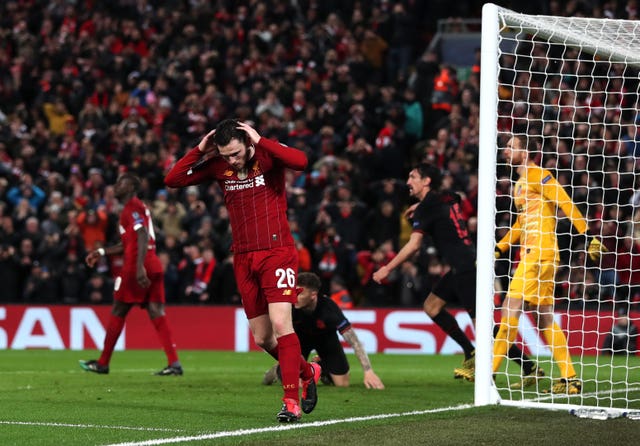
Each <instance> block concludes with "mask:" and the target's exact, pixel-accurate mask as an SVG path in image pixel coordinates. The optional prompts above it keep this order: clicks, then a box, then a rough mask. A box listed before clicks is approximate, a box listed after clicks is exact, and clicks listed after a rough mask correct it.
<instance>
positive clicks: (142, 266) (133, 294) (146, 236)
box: [80, 173, 183, 376]
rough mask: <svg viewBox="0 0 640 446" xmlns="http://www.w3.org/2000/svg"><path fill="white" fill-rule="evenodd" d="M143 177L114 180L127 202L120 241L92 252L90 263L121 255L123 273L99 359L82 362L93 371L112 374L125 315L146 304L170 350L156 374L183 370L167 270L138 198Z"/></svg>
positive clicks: (118, 193)
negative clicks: (167, 306) (169, 312)
mask: <svg viewBox="0 0 640 446" xmlns="http://www.w3.org/2000/svg"><path fill="white" fill-rule="evenodd" d="M139 189H140V178H138V177H137V176H135V175H133V174H131V173H124V174H122V175H121V176H120V177H119V178H118V181H117V182H116V185H115V188H114V192H115V195H116V197H117V198H118V200H120V202H121V203H123V204H124V208H123V209H122V212H121V214H120V238H121V242H120V243H119V244H117V245H114V246H111V247H108V248H99V249H96V250H93V251H91V252H90V253H89V254H88V255H87V257H86V263H87V265H89V267H93V266H94V265H95V264H96V262H97V261H98V259H99V258H100V257H102V256H104V255H115V254H123V257H124V261H123V265H122V272H121V273H120V276H119V277H117V278H116V281H115V292H114V296H113V308H112V310H111V317H110V318H109V324H108V325H107V333H106V336H105V340H104V347H103V349H102V354H101V355H100V358H99V359H97V360H95V359H92V360H89V361H80V367H82V368H83V369H84V370H87V371H89V372H94V373H103V374H104V373H109V361H110V360H111V355H112V353H113V349H114V347H115V345H116V342H117V341H118V338H119V337H120V333H122V328H123V327H124V322H125V318H126V317H127V314H128V313H129V310H130V309H131V307H133V306H134V305H140V306H141V307H143V308H146V309H147V312H148V313H149V317H150V318H151V322H152V323H153V326H154V327H155V329H156V331H157V332H158V337H159V338H160V342H161V343H162V346H163V348H164V352H165V354H166V355H167V361H168V365H167V366H166V367H165V368H164V369H162V370H160V371H159V372H157V373H156V375H161V376H168V375H182V373H183V371H182V366H181V364H180V361H179V360H178V354H177V353H176V346H175V344H174V343H173V339H172V336H171V330H170V328H169V323H168V322H167V318H166V316H165V313H164V303H165V296H164V273H163V271H162V265H161V264H160V260H159V259H158V256H157V255H156V240H155V234H154V230H153V223H152V222H151V213H150V212H149V210H148V209H147V207H146V206H145V205H144V203H142V201H140V199H139V198H138V197H137V193H138V190H139Z"/></svg>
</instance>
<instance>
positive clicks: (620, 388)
mask: <svg viewBox="0 0 640 446" xmlns="http://www.w3.org/2000/svg"><path fill="white" fill-rule="evenodd" d="M639 70H640V22H636V21H627V20H611V19H593V18H582V17H554V16H538V15H526V14H521V13H517V12H514V11H511V10H509V9H505V8H502V7H499V6H496V5H493V4H485V5H484V7H483V16H482V44H481V79H480V88H481V94H480V143H479V146H480V147H479V153H480V157H479V190H478V239H477V247H478V257H477V265H478V281H477V290H476V292H477V315H476V380H475V404H476V405H487V404H502V405H512V406H518V407H537V408H546V409H553V410H560V409H563V410H575V411H577V412H579V413H595V414H596V416H594V417H599V418H607V417H615V416H620V415H623V414H629V417H630V418H632V417H633V416H637V415H638V413H640V356H639V355H638V353H637V352H634V351H632V350H633V349H632V346H633V343H628V344H625V347H624V348H623V347H620V345H613V344H608V343H609V340H610V339H617V340H619V339H620V337H617V338H616V337H615V336H613V334H614V332H615V333H616V334H617V335H620V333H621V331H624V329H620V328H619V326H620V325H624V322H625V320H626V321H627V322H628V325H627V327H630V326H633V325H635V326H636V327H638V328H640V275H639V273H640V271H639V270H640V225H638V224H637V223H638V221H640V211H636V207H640V192H638V191H637V190H638V189H640V93H639V92H640V80H639V76H640V75H639ZM512 135H520V136H525V137H526V138H527V141H528V142H529V147H537V150H536V152H535V153H534V154H532V155H531V157H532V158H534V159H535V162H536V163H537V164H538V165H539V166H540V167H542V168H544V169H547V170H548V171H549V173H550V174H551V175H552V176H553V177H554V178H555V179H556V180H557V181H558V182H559V184H560V185H561V186H562V187H563V188H564V190H565V191H566V192H567V194H568V195H569V197H571V199H572V201H573V203H574V204H575V205H576V206H577V208H578V209H579V210H580V212H581V213H582V214H583V216H584V217H585V219H586V221H587V225H588V231H589V232H588V233H589V235H592V236H595V237H597V238H598V239H600V240H602V242H603V244H604V245H605V246H606V247H607V248H608V249H609V252H608V253H606V254H605V255H603V256H602V258H601V260H599V261H598V262H597V263H594V262H593V261H591V260H589V253H588V251H587V247H586V246H587V243H585V237H584V236H582V237H581V236H579V234H578V232H579V231H577V228H575V227H573V225H572V224H571V221H570V220H569V219H568V218H567V216H566V215H564V214H563V213H562V212H561V211H560V210H558V213H557V218H555V223H554V228H553V232H554V234H556V236H557V240H558V241H557V246H558V251H557V252H558V257H557V260H558V262H557V268H556V272H555V276H554V310H553V315H552V316H553V319H554V320H555V321H556V323H557V325H558V326H559V327H560V328H561V329H562V332H563V333H564V335H565V336H566V338H567V345H568V348H569V353H570V357H571V360H570V361H571V363H572V364H573V367H574V368H575V371H576V378H577V379H579V380H580V382H581V383H582V390H581V392H580V393H579V394H574V395H567V394H561V393H553V392H551V389H552V387H553V383H554V382H556V381H557V380H558V379H559V378H561V377H562V376H561V372H560V369H559V367H558V364H557V363H556V361H555V360H554V359H553V358H552V354H551V348H550V346H549V345H548V344H547V341H546V337H545V336H543V334H542V332H541V331H540V330H538V329H537V327H536V320H535V318H534V317H533V315H532V313H531V312H528V311H524V312H523V314H522V316H521V317H520V322H519V327H518V337H517V338H516V340H515V342H514V345H516V346H518V347H520V348H521V349H522V350H523V351H524V352H525V354H527V355H528V356H529V357H530V358H531V359H532V360H533V361H535V362H536V363H537V364H538V365H539V366H540V367H541V368H543V369H544V371H545V376H544V377H543V378H540V379H538V380H537V382H535V383H534V385H533V386H531V387H527V388H517V384H518V383H519V382H520V379H521V376H522V371H521V369H520V367H519V366H518V365H517V363H516V362H514V361H510V360H509V359H508V358H506V357H505V358H504V359H503V360H502V364H501V366H500V368H499V369H498V370H496V373H495V376H494V373H493V370H492V369H493V330H494V327H495V325H496V324H497V323H498V322H499V321H500V300H501V298H504V296H505V295H506V290H507V288H508V285H509V283H510V279H511V277H512V275H513V272H514V271H515V268H516V266H517V264H518V262H519V260H520V256H519V247H518V246H513V248H512V249H511V251H510V252H509V253H507V254H506V257H507V258H506V259H504V260H500V261H499V262H500V263H499V264H498V263H497V262H496V261H495V258H494V249H495V246H496V240H497V239H499V238H500V237H501V236H502V235H504V234H505V233H506V232H507V231H508V229H509V228H510V227H511V225H512V224H513V223H514V222H515V221H516V218H517V217H516V216H517V212H516V209H515V206H514V204H513V195H514V186H515V181H516V180H517V179H518V176H519V173H518V172H516V168H515V167H513V166H511V165H510V164H509V163H508V162H507V160H505V159H504V156H503V155H502V151H501V150H499V149H498V148H499V147H504V145H505V143H506V141H507V140H508V138H509V137H510V136H512ZM545 175H546V174H545ZM547 180H548V178H547V176H545V177H544V178H543V179H542V182H546V181H547ZM527 199H528V198H527ZM636 271H639V272H638V273H637V272H636ZM629 324H630V325H629ZM629 339H633V332H632V333H631V337H630V338H629ZM636 339H637V344H640V339H638V338H636ZM556 351H557V350H556ZM556 359H557V358H556ZM565 362H566V361H565ZM563 368H564V369H566V367H563Z"/></svg>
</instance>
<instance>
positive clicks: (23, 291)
mask: <svg viewBox="0 0 640 446" xmlns="http://www.w3.org/2000/svg"><path fill="white" fill-rule="evenodd" d="M449 3H456V4H449ZM497 3H500V2H497ZM511 3H513V4H514V5H512V7H514V8H517V4H519V3H520V2H511ZM522 3H524V2H522ZM538 3H539V5H537V4H538ZM481 4H482V2H479V1H468V2H464V1H463V2H444V1H431V2H422V1H412V0H406V1H403V2H400V1H386V0H375V1H370V2H369V1H366V2H364V1H341V0H335V1H332V0H323V1H317V0H300V1H287V0H248V1H222V0H219V1H197V0H193V1H178V0H174V1H171V0H167V1H153V0H137V1H134V0H114V1H110V2H98V1H91V0H77V1H64V0H51V1H38V0H31V1H29V0H22V1H17V0H16V1H3V2H2V3H1V4H0V15H1V18H0V98H1V100H0V242H1V243H0V284H2V288H3V290H2V293H0V301H4V302H14V303H28V304H33V303H68V304H76V303H108V302H110V301H111V298H112V296H111V290H112V287H113V286H112V281H113V277H115V276H116V275H117V272H118V268H119V266H120V265H119V259H118V258H103V259H102V260H101V262H100V263H99V264H98V266H97V268H95V269H88V268H87V267H86V266H85V264H84V257H85V255H86V253H87V251H88V250H91V249H95V248H98V247H101V246H105V245H108V244H111V243H114V242H116V241H117V240H118V237H119V234H118V228H117V222H118V212H119V210H120V205H119V203H118V202H117V200H116V199H115V197H114V193H113V186H112V185H113V184H114V183H115V180H116V178H117V176H118V174H120V173H122V172H124V171H130V172H134V173H137V174H139V175H140V176H141V177H142V178H143V183H144V184H143V192H142V198H143V199H144V200H145V201H146V202H148V203H149V205H150V208H151V209H152V213H153V217H154V221H155V223H156V225H157V231H156V238H157V244H158V252H159V255H160V257H161V259H162V261H163V263H164V265H165V271H166V289H167V300H168V303H170V304H172V303H173V304H176V303H202V304H236V303H239V296H238V295H237V292H236V288H235V283H234V280H233V274H232V267H231V262H232V256H233V254H232V252H231V251H230V244H231V234H230V230H229V221H228V213H227V210H226V208H225V207H224V205H223V202H222V195H221V192H220V191H219V189H218V187H217V186H216V185H213V184H212V185H210V186H208V187H190V188H187V189H185V190H172V189H167V188H165V187H164V185H163V178H164V175H165V173H166V172H167V171H168V169H169V168H170V167H171V166H172V164H173V163H174V162H175V160H176V159H178V158H179V157H181V156H182V155H183V154H184V152H185V150H188V149H190V148H191V147H193V146H194V145H195V144H196V143H197V141H199V139H200V138H201V136H202V135H204V134H205V133H206V132H207V131H209V130H210V129H212V128H213V127H215V125H216V123H217V122H219V121H221V120H222V119H225V118H230V117H236V118H238V119H241V120H246V121H250V122H251V123H252V124H253V125H254V126H255V128H256V129H257V130H258V131H259V132H260V134H261V135H263V136H266V137H273V138H276V139H278V140H280V141H283V142H285V143H287V144H288V145H291V146H294V147H297V148H300V149H303V150H304V151H305V152H306V153H307V155H308V157H309V160H310V163H309V168H308V170H307V171H305V172H304V173H302V174H300V175H298V174H294V173H290V178H289V188H288V195H289V202H290V221H291V229H292V232H293V234H294V237H295V239H296V242H297V246H298V249H299V253H300V265H299V268H300V271H314V272H316V273H317V274H319V275H320V276H321V278H322V280H323V285H324V287H325V289H324V291H325V292H330V289H331V283H332V282H333V283H334V284H341V285H343V286H346V289H347V290H349V292H350V294H351V296H352V298H353V301H354V302H355V304H356V305H360V306H362V305H373V306H417V305H419V304H420V303H421V302H422V300H423V298H424V296H426V290H428V289H429V287H430V284H429V277H438V276H440V275H441V274H442V273H443V271H444V270H445V268H446V267H447V266H446V265H443V264H442V263H441V261H440V260H439V257H438V256H437V255H434V252H433V248H430V247H429V246H425V247H424V249H423V250H422V252H421V253H420V255H419V257H417V258H416V259H415V260H414V261H412V262H407V263H406V264H405V265H404V266H403V267H402V268H401V270H400V271H399V272H398V273H397V274H395V275H393V276H391V277H389V279H388V282H387V283H385V284H382V285H380V284H377V283H375V282H374V281H373V280H372V279H371V275H372V273H373V271H375V270H376V269H377V268H378V266H379V265H381V264H382V263H384V262H386V261H388V259H389V258H391V257H392V256H393V254H394V252H395V251H397V249H398V247H399V246H402V244H403V242H404V241H405V240H406V237H408V235H409V233H410V227H409V226H408V224H407V223H406V222H405V221H404V220H403V218H401V214H402V210H403V209H404V208H405V207H406V205H407V204H408V194H407V191H406V188H405V186H404V182H405V179H406V175H407V172H408V167H409V166H410V165H411V164H413V163H415V162H417V161H419V160H426V161H429V162H431V163H434V164H436V165H437V166H439V167H441V168H442V169H443V170H444V171H445V178H444V187H448V188H452V189H454V190H456V191H458V192H459V193H460V194H461V195H462V197H463V209H464V212H465V216H466V217H467V218H468V221H469V229H470V230H471V232H472V233H474V232H475V229H476V217H475V216H476V206H477V183H478V177H477V161H478V160H477V156H478V133H479V111H478V108H479V66H477V65H476V66H474V67H473V69H472V70H471V72H470V74H469V75H468V76H466V78H464V79H462V78H459V77H458V73H457V70H456V69H455V68H454V67H450V66H447V65H446V64H441V63H440V62H441V61H440V60H439V57H438V54H437V53H436V52H431V51H428V50H427V48H428V44H429V41H430V39H431V38H432V36H433V33H434V32H435V23H436V20H437V19H438V18H442V17H447V16H452V15H453V16H465V17H479V14H480V6H481ZM592 4H593V5H592ZM635 4H636V2H635V1H629V2H623V1H617V2H616V1H606V2H595V1H594V2H579V1H569V2H566V4H565V3H564V2H558V1H548V2H547V1H540V2H527V8H529V9H531V8H532V5H533V6H539V7H540V10H539V11H527V12H545V13H551V14H558V15H576V16H577V15H585V16H596V17H610V18H636V14H637V11H636V9H635V6H634V5H635ZM635 138H636V135H630V137H629V138H627V142H628V145H629V150H631V151H637V150H638V149H637V144H638V143H637V142H635V141H637V140H636V139H635ZM632 169H633V168H632ZM631 172H633V170H631ZM498 190H499V191H500V190H501V185H500V184H499V185H498ZM505 193H508V187H507V189H506V192H505ZM505 196H506V195H505ZM628 198H630V197H628ZM636 201H639V202H640V200H638V199H636ZM508 203H509V202H508V201H507V204H508ZM632 242H633V241H631V243H632ZM615 250H616V247H613V251H614V252H615ZM627 251H629V250H627ZM638 252H640V250H638ZM638 259H639V257H637V256H635V255H629V259H628V261H629V262H630V263H633V262H638ZM634 269H635V270H640V268H634ZM421 271H426V272H427V274H426V275H424V274H422V273H421ZM632 274H637V273H632ZM635 283H640V282H638V281H635Z"/></svg>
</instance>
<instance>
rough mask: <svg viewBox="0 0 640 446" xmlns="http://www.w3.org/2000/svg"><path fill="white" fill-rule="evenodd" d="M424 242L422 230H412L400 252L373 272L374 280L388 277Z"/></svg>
mask: <svg viewBox="0 0 640 446" xmlns="http://www.w3.org/2000/svg"><path fill="white" fill-rule="evenodd" d="M421 244H422V233H421V232H416V231H414V232H412V233H411V237H410V238H409V241H408V242H407V243H406V244H405V245H404V246H403V247H402V248H400V252H398V254H396V256H395V257H394V258H393V259H391V261H390V262H389V263H387V264H386V265H384V266H382V267H381V268H380V269H378V271H376V272H374V273H373V276H372V278H373V280H374V281H375V282H377V283H381V282H382V281H383V280H384V279H386V278H387V277H388V276H389V274H391V271H393V270H394V269H396V268H397V267H398V266H400V265H401V264H402V263H403V262H404V261H405V260H407V259H408V258H409V257H411V256H412V255H413V254H414V253H415V252H416V251H418V249H420V245H421Z"/></svg>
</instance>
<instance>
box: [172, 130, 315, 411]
mask: <svg viewBox="0 0 640 446" xmlns="http://www.w3.org/2000/svg"><path fill="white" fill-rule="evenodd" d="M306 165H307V157H306V155H305V154H304V152H302V151H301V150H298V149H294V148H291V147H286V146H284V145H282V144H280V143H279V142H278V141H273V140H270V139H267V138H263V137H261V136H260V135H259V134H258V132H257V131H256V130H255V129H254V128H253V127H251V126H250V125H249V124H247V123H245V122H238V121H236V120H233V119H227V120H224V121H222V122H220V123H219V124H218V126H217V127H216V128H215V129H214V130H212V131H211V132H209V133H208V134H207V135H206V136H205V137H204V138H202V140H201V141H200V143H199V144H198V146H197V147H195V148H194V149H192V150H190V151H189V152H187V154H186V155H185V156H184V157H183V158H181V159H180V160H179V161H178V162H177V163H176V164H175V166H174V167H173V168H172V169H171V171H170V172H169V173H168V174H167V176H166V178H165V183H166V185H167V186H169V187H185V186H188V185H192V184H199V183H202V182H205V181H208V180H212V179H215V180H217V181H218V184H219V185H220V187H221V189H222V191H223V193H224V201H225V204H226V206H227V209H228V210H229V220H230V224H231V228H232V233H233V251H234V257H233V266H234V273H235V276H236V281H237V284H238V291H239V292H240V296H241V297H242V305H243V307H244V311H245V313H246V315H247V318H248V319H249V326H250V328H251V332H252V334H253V338H254V340H255V342H256V344H257V345H259V346H260V347H262V348H263V349H264V350H265V351H266V352H268V353H269V354H270V355H271V356H273V357H274V358H275V359H276V360H278V361H279V363H280V368H281V370H282V387H283V389H284V397H283V399H282V400H283V405H282V409H281V410H280V412H279V413H278V414H277V418H278V420H279V421H281V422H292V421H298V420H299V419H300V418H301V416H302V413H301V411H302V412H305V413H310V412H311V411H312V410H313V408H314V407H315V405H316V402H317V398H318V397H317V391H316V383H317V381H318V379H319V377H320V373H321V370H320V366H319V365H317V364H313V365H312V364H309V363H308V362H307V361H306V360H305V359H304V358H303V357H302V355H301V354H300V342H299V340H298V337H297V336H296V334H295V332H294V330H293V323H292V320H291V309H292V306H293V304H294V303H295V302H296V296H297V293H296V276H297V268H298V254H297V251H296V248H295V246H294V241H293V237H292V235H291V231H290V229H289V224H288V222H287V212H286V211H287V200H286V195H285V169H287V168H289V169H294V170H303V169H304V168H305V167H306ZM299 378H302V395H301V396H302V399H300V395H299V393H300V385H299V382H300V379H299ZM300 403H301V404H300ZM300 406H302V408H301V407H300ZM301 409H302V410H301Z"/></svg>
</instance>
